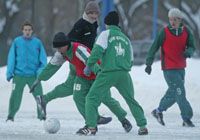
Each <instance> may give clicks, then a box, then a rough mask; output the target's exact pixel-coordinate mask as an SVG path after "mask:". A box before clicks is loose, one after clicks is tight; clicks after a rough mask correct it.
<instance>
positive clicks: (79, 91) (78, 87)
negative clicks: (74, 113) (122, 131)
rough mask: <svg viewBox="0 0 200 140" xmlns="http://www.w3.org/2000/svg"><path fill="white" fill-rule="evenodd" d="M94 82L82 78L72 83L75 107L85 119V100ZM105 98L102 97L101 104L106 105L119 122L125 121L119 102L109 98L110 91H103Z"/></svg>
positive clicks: (124, 114) (77, 78)
mask: <svg viewBox="0 0 200 140" xmlns="http://www.w3.org/2000/svg"><path fill="white" fill-rule="evenodd" d="M93 82H94V80H87V79H84V78H82V77H78V76H77V77H76V78H75V82H74V93H73V98H74V101H75V103H76V106H77V108H78V110H79V112H80V113H81V115H82V116H83V117H84V118H85V98H86V96H87V94H88V92H89V90H90V87H91V86H92V84H93ZM105 93H106V94H105V96H104V97H103V98H104V100H103V102H102V103H103V104H104V105H106V106H107V107H108V108H109V109H110V110H111V111H112V112H113V113H114V114H115V115H116V116H117V118H118V120H119V121H122V120H124V119H125V116H126V115H127V113H126V111H124V110H123V108H122V107H121V106H120V104H119V102H118V101H116V100H115V99H114V98H112V97H111V93H110V89H108V90H107V91H105ZM98 116H99V114H98V111H97V120H98Z"/></svg>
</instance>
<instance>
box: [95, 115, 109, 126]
mask: <svg viewBox="0 0 200 140" xmlns="http://www.w3.org/2000/svg"><path fill="white" fill-rule="evenodd" d="M111 121H112V117H103V116H100V117H99V120H98V121H97V124H98V125H101V124H107V123H109V122H111Z"/></svg>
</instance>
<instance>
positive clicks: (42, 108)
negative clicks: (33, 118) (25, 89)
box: [35, 95, 47, 120]
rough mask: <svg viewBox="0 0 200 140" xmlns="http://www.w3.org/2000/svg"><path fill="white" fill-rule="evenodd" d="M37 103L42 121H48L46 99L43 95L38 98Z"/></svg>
mask: <svg viewBox="0 0 200 140" xmlns="http://www.w3.org/2000/svg"><path fill="white" fill-rule="evenodd" d="M35 99H36V102H37V106H38V109H39V111H40V112H41V115H42V117H41V120H46V114H47V113H46V103H45V101H44V97H43V96H42V95H40V96H36V98H35Z"/></svg>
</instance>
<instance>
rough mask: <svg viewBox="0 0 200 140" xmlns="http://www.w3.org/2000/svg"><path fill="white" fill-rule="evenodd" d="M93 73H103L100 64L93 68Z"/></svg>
mask: <svg viewBox="0 0 200 140" xmlns="http://www.w3.org/2000/svg"><path fill="white" fill-rule="evenodd" d="M91 70H92V72H94V73H95V74H97V73H98V72H99V71H101V67H100V66H99V64H97V63H96V64H95V65H94V66H92V67H91Z"/></svg>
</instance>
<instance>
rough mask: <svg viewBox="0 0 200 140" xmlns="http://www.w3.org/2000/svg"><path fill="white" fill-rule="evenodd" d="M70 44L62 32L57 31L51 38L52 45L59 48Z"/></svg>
mask: <svg viewBox="0 0 200 140" xmlns="http://www.w3.org/2000/svg"><path fill="white" fill-rule="evenodd" d="M69 44H70V40H69V39H68V37H67V36H66V35H65V34H64V33H63V32H58V33H56V34H55V36H54V38H53V47H54V48H61V47H64V46H66V45H69Z"/></svg>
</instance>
